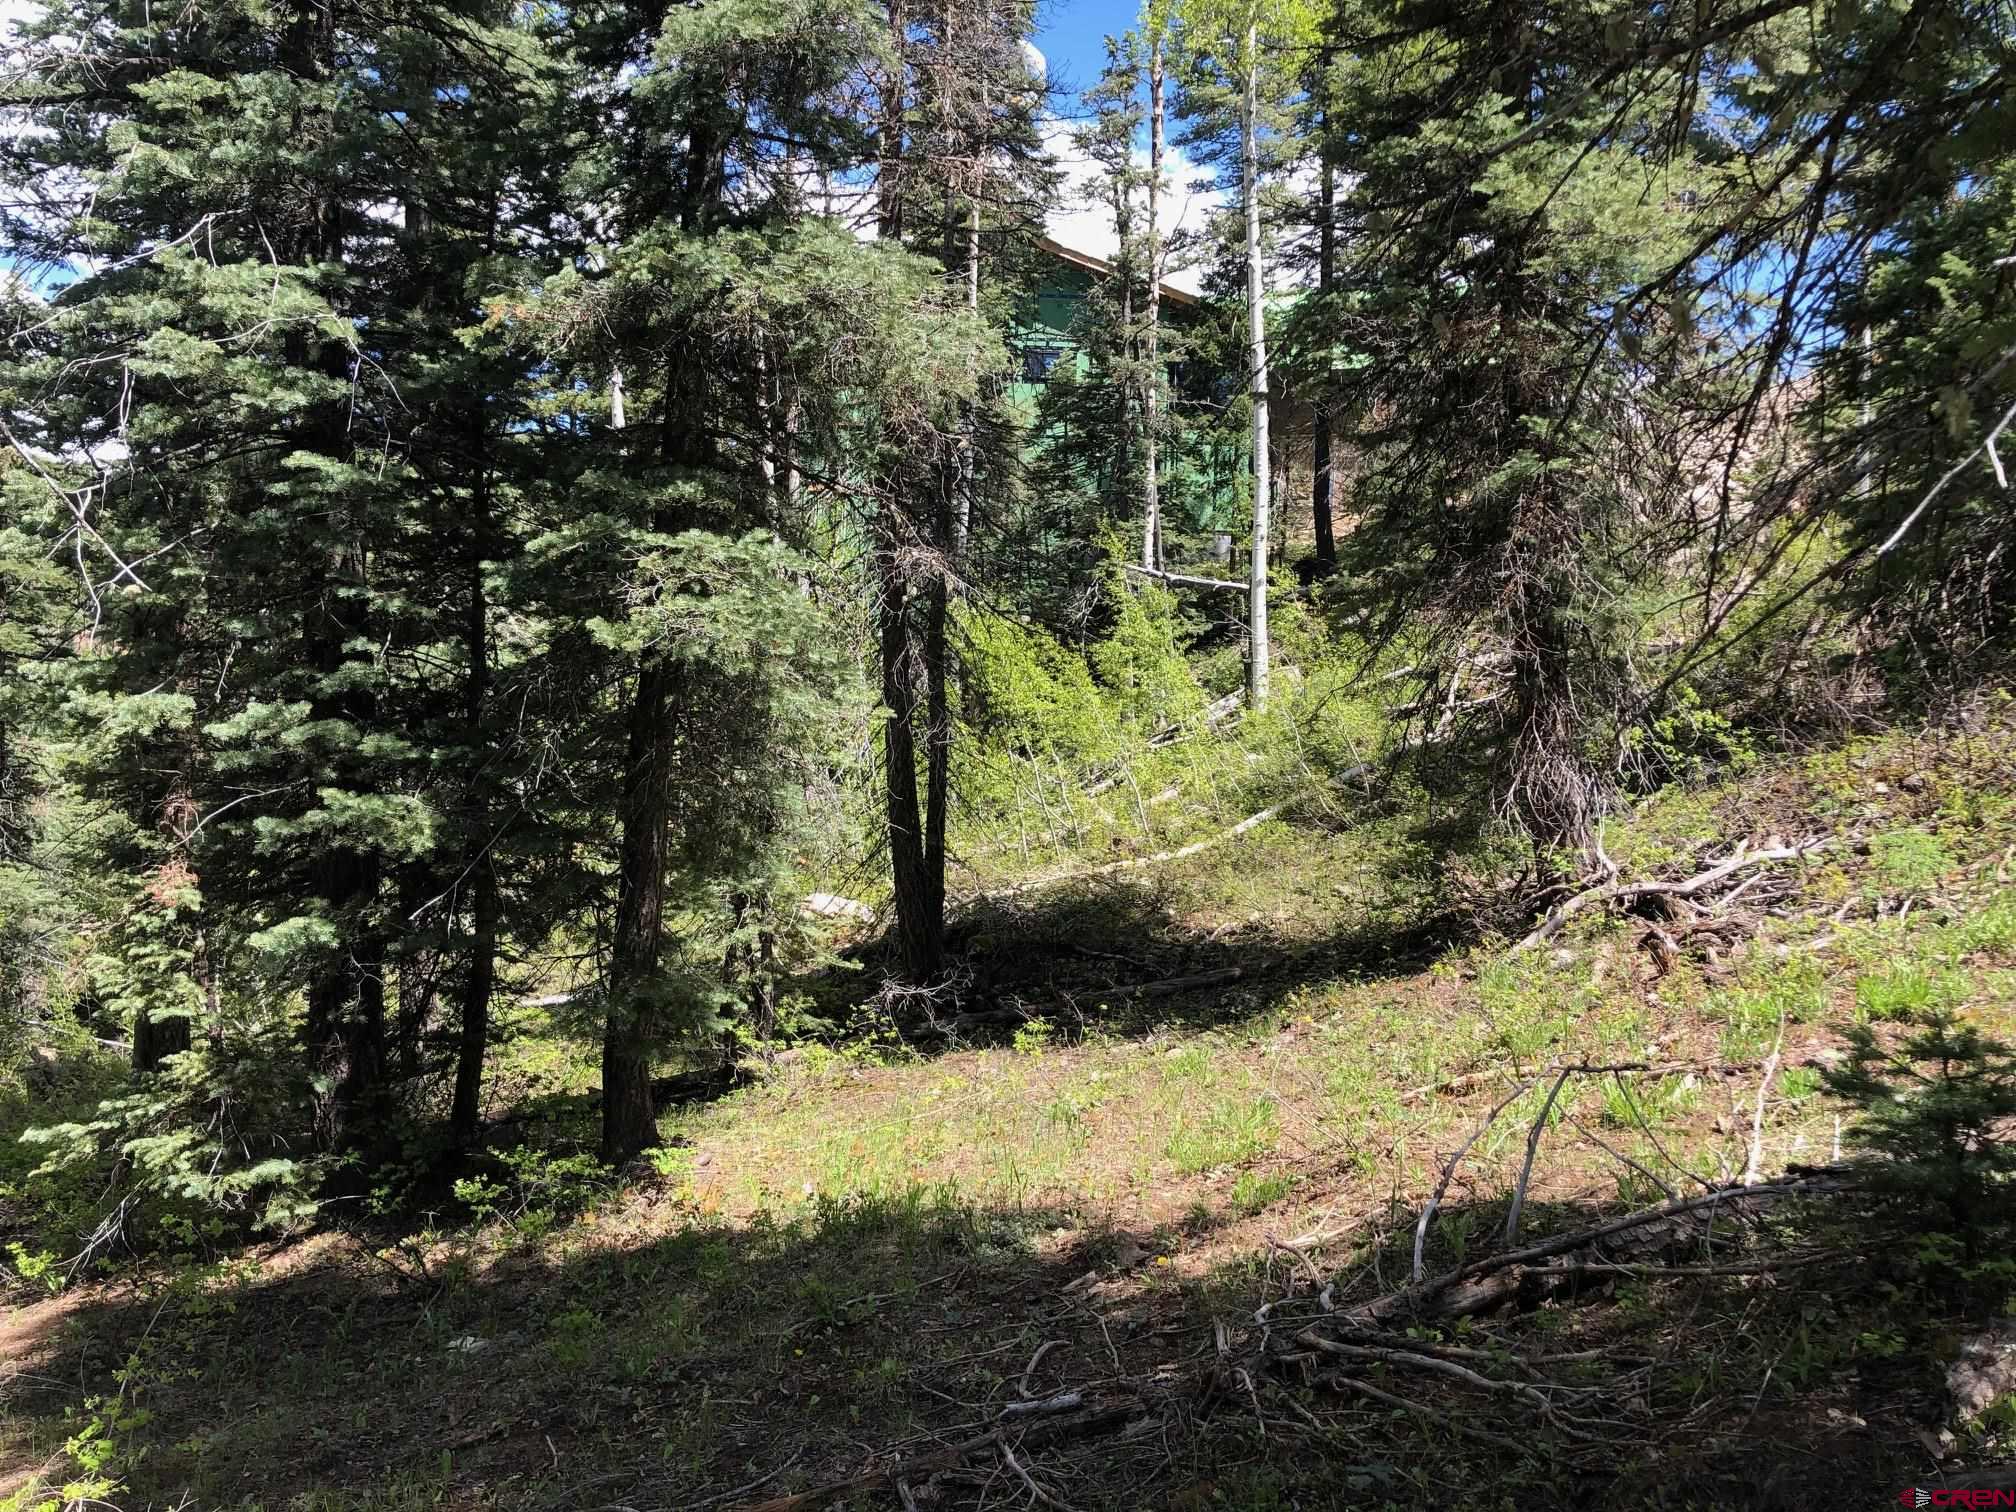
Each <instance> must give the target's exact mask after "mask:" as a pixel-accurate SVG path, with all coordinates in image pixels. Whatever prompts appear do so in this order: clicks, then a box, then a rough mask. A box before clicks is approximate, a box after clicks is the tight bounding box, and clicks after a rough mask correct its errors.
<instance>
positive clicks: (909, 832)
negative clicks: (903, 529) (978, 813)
mask: <svg viewBox="0 0 2016 1512" xmlns="http://www.w3.org/2000/svg"><path fill="white" fill-rule="evenodd" d="M876 561H877V565H878V567H879V568H880V571H881V579H882V582H881V588H882V596H881V603H880V605H879V607H878V609H877V617H878V622H879V624H878V628H879V631H880V638H881V656H882V702H883V704H884V706H885V707H886V708H887V709H888V710H889V717H888V718H887V719H885V720H884V721H883V722H882V769H883V782H884V796H885V799H886V807H887V813H888V825H889V870H890V881H891V882H892V884H893V885H894V887H895V893H896V936H897V941H898V945H899V947H900V949H901V952H902V957H903V969H904V972H905V973H906V974H907V975H908V976H909V977H910V978H911V979H912V980H913V981H926V980H928V979H930V978H931V977H933V976H936V975H937V973H938V969H939V967H940V966H941V965H942V964H943V961H944V951H945V929H944V876H943V872H942V870H941V871H940V872H939V873H938V874H937V880H936V883H935V885H934V882H933V873H932V868H931V864H930V859H929V858H930V855H931V851H932V846H931V843H930V840H929V838H928V836H927V833H926V829H927V819H926V818H925V816H924V815H923V814H922V812H921V808H920V805H919V803H918V794H917V741H916V718H917V701H918V700H917V681H918V679H917V667H916V656H915V642H914V640H913V632H912V628H911V625H910V612H911V611H910V584H909V581H908V579H907V577H906V575H905V573H904V571H903V568H902V565H901V563H900V562H899V560H898V551H897V546H896V543H895V542H893V541H891V540H887V539H885V540H883V541H882V542H881V543H879V544H878V546H877V548H876ZM934 756H935V753H934ZM935 775H936V774H935V772H934V774H933V777H934V779H935ZM939 822H940V825H941V826H942V823H943V819H942V814H941V816H940V821H939ZM943 846H944V838H943V829H942V827H941V828H940V830H939V836H938V855H939V864H940V866H941V867H942V865H943V854H944V851H943Z"/></svg>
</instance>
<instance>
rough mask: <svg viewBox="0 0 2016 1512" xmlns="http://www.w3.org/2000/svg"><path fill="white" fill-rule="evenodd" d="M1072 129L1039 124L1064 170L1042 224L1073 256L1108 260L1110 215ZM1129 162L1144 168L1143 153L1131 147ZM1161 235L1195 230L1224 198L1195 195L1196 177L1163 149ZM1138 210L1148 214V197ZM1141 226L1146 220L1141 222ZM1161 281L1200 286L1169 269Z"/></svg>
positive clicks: (1185, 272) (1212, 193)
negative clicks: (1080, 255)
mask: <svg viewBox="0 0 2016 1512" xmlns="http://www.w3.org/2000/svg"><path fill="white" fill-rule="evenodd" d="M1071 133H1072V124H1071V123H1070V122H1069V121H1065V120H1061V119H1059V118H1057V117H1055V116H1053V117H1051V118H1050V119H1049V120H1048V121H1047V122H1045V123H1044V127H1043V143H1044V145H1045V146H1046V147H1048V148H1049V149H1050V151H1051V153H1052V154H1054V155H1055V157H1056V159H1057V162H1058V165H1059V166H1060V167H1061V168H1062V169H1063V170H1064V183H1063V186H1062V188H1061V190H1060V191H1059V194H1058V202H1057V204H1056V205H1055V206H1053V207H1052V209H1051V211H1050V214H1049V216H1048V217H1047V220H1046V229H1047V230H1048V231H1049V233H1050V235H1051V236H1052V237H1053V238H1055V239H1056V240H1057V241H1060V242H1062V243H1063V244H1064V245H1065V246H1067V247H1069V248H1071V249H1072V250H1073V251H1076V252H1090V253H1091V254H1092V255H1093V256H1095V257H1107V258H1110V257H1112V256H1113V255H1114V254H1115V253H1116V252H1118V251H1119V250H1120V236H1119V233H1118V232H1116V231H1115V230H1114V229H1113V211H1112V208H1111V206H1109V205H1108V204H1107V203H1106V202H1105V200H1104V199H1103V197H1102V196H1101V194H1100V176H1101V174H1102V172H1103V170H1102V169H1101V168H1100V167H1099V165H1098V164H1097V163H1095V162H1093V161H1092V160H1091V159H1090V158H1089V157H1087V156H1086V155H1085V154H1084V153H1083V152H1081V151H1079V150H1078V146H1077V144H1076V143H1075V142H1074V141H1073V140H1072V138H1071ZM1134 160H1135V162H1136V163H1138V164H1139V165H1140V166H1141V167H1143V168H1146V167H1147V166H1148V152H1147V149H1146V148H1136V149H1135V153H1134ZM1162 175H1163V184H1162V204H1161V211H1160V220H1161V227H1160V229H1161V232H1162V235H1163V237H1164V238H1165V242H1166V238H1168V237H1169V236H1170V235H1172V234H1173V233H1175V232H1177V231H1194V230H1197V229H1198V228H1199V227H1201V226H1202V225H1203V224H1204V221H1205V219H1206V217H1208V216H1209V215H1211V214H1212V213H1213V212H1214V211H1216V210H1218V209H1220V208H1221V207H1222V206H1223V205H1224V203H1225V196H1224V194H1223V193H1222V192H1221V191H1219V190H1215V189H1213V190H1206V191H1199V190H1197V189H1194V188H1193V187H1192V184H1193V182H1194V181H1195V180H1197V179H1198V178H1199V177H1200V176H1201V174H1200V171H1199V169H1198V167H1197V165H1196V164H1195V163H1193V162H1191V161H1190V159H1189V157H1188V156H1187V155H1185V154H1184V152H1183V151H1182V149H1181V148H1165V149H1164V151H1163V153H1162ZM1139 211H1140V213H1141V214H1142V215H1143V216H1144V217H1145V215H1146V213H1147V193H1146V190H1145V188H1144V189H1143V190H1141V191H1139ZM1144 224H1145V221H1144ZM1163 281H1164V282H1165V283H1167V284H1169V285H1170V286H1171V287H1172V288H1177V289H1182V290H1184V291H1185V292H1186V293H1191V294H1195V293H1197V292H1198V290H1199V288H1200V287H1201V284H1200V281H1199V274H1198V270H1197V269H1196V268H1194V267H1170V268H1168V269H1166V270H1165V272H1164V275H1163Z"/></svg>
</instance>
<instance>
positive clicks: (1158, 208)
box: [1141, 27, 1162, 572]
mask: <svg viewBox="0 0 2016 1512" xmlns="http://www.w3.org/2000/svg"><path fill="white" fill-rule="evenodd" d="M1161 214H1162V33H1161V29H1160V28H1159V27H1157V28H1156V29H1155V31H1154V34H1153V35H1152V36H1151V37H1150V38H1149V42H1148V373H1147V382H1146V384H1145V393H1144V394H1143V396H1142V419H1143V427H1144V429H1145V430H1146V431H1147V436H1146V442H1147V447H1146V452H1145V454H1144V456H1143V458H1142V465H1141V492H1142V495H1143V499H1142V503H1143V506H1144V507H1143V509H1142V524H1141V565H1142V566H1143V567H1145V568H1146V569H1147V570H1148V571H1150V572H1159V571H1160V570H1161V568H1162V482H1161V478H1160V476H1159V465H1160V462H1161V446H1162V437H1161V410H1162V220H1161Z"/></svg>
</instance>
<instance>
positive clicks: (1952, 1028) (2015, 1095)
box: [1825, 1008, 2016, 1259]
mask: <svg viewBox="0 0 2016 1512" xmlns="http://www.w3.org/2000/svg"><path fill="white" fill-rule="evenodd" d="M1848 1046H1849V1051H1848V1056H1847V1058H1846V1059H1845V1060H1844V1061H1843V1062H1842V1063H1841V1064H1840V1065H1839V1066H1837V1067H1834V1068H1832V1069H1830V1070H1828V1071H1827V1072H1826V1073H1825V1077H1826V1083H1827V1089H1828V1090H1829V1091H1830V1092H1832V1093H1834V1094H1835V1095H1836V1096H1837V1097H1841V1098H1843V1099H1845V1100H1847V1101H1848V1102H1849V1103H1851V1104H1853V1105H1854V1106H1855V1107H1856V1108H1857V1109H1858V1110H1859V1112H1860V1115H1861V1116H1860V1118H1859V1119H1858V1120H1857V1122H1856V1124H1855V1125H1854V1129H1853V1139H1854V1143H1855V1144H1856V1145H1857V1147H1858V1148H1859V1149H1860V1150H1862V1151H1863V1152H1865V1153H1864V1156H1863V1166H1864V1172H1865V1174H1866V1176H1867V1178H1868V1179H1869V1181H1870V1182H1871V1183H1872V1184H1873V1185H1874V1186H1876V1187H1877V1189H1879V1190H1881V1191H1886V1192H1889V1193H1892V1194H1895V1195H1896V1196H1899V1197H1901V1198H1903V1199H1905V1200H1906V1201H1908V1202H1912V1203H1916V1204H1920V1205H1926V1206H1930V1207H1932V1208H1934V1209H1936V1210H1937V1211H1938V1212H1939V1213H1940V1215H1941V1216H1942V1217H1943V1219H1944V1220H1945V1222H1946V1223H1947V1224H1949V1225H1950V1228H1951V1232H1953V1233H1955V1234H1957V1235H1959V1236H1960V1238H1961V1240H1962V1242H1963V1245H1964V1247H1965V1250H1966V1253H1967V1255H1968V1256H1969V1257H1970V1259H1971V1258H1972V1257H1974V1256H1975V1255H1977V1254H1978V1253H1979V1251H1980V1248H1981V1245H1982V1243H1983V1241H1984V1240H1985V1239H1986V1238H1987V1237H1988V1236H1990V1235H1993V1234H2000V1233H2003V1232H2005V1231H2006V1230H2007V1228H2008V1226H2009V1224H2010V1222H2011V1219H2012V1217H2016V1208H2012V1206H2011V1203H2010V1201H2009V1189H2008V1183H2009V1181H2010V1179H2011V1178H2012V1177H2016V1145H2012V1144H2011V1143H2010V1141H2009V1138H2008V1124H2009V1120H2010V1119H2011V1118H2012V1117H2016V1051H2012V1050H2011V1049H2010V1048H2009V1046H2007V1045H2005V1044H2003V1043H2002V1042H2001V1041H1999V1040H1996V1039H1993V1038H1990V1037H1989V1036H1987V1035H1985V1034H1983V1033H1982V1032H1981V1031H1980V1030H1979V1029H1978V1028H1976V1027H1975V1026H1973V1025H1971V1024H1968V1023H1966V1022H1964V1021H1963V1020H1961V1019H1960V1018H1959V1017H1957V1016H1956V1015H1955V1014H1954V1013H1952V1012H1951V1011H1950V1010H1946V1009H1939V1008H1934V1009H1931V1010H1927V1011H1925V1012H1923V1013H1922V1014H1920V1015H1918V1016H1917V1017H1916V1018H1914V1019H1913V1020H1912V1028H1911V1032H1910V1033H1909V1034H1908V1035H1907V1036H1906V1037H1905V1038H1904V1039H1903V1040H1902V1041H1901V1042H1897V1043H1894V1044H1893V1043H1890V1042H1886V1041H1885V1040H1882V1039H1879V1038H1878V1037H1877V1034H1876V1032H1875V1031H1874V1030H1872V1029H1870V1028H1869V1027H1867V1026H1866V1025H1857V1026H1855V1027H1854V1028H1851V1029H1850V1030H1849V1031H1848Z"/></svg>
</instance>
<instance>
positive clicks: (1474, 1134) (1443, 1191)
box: [1414, 1073, 1565, 1285]
mask: <svg viewBox="0 0 2016 1512" xmlns="http://www.w3.org/2000/svg"><path fill="white" fill-rule="evenodd" d="M1564 1074H1565V1073H1564ZM1538 1080H1539V1078H1538V1077H1535V1078H1534V1079H1533V1081H1529V1082H1527V1083H1526V1085H1525V1086H1523V1087H1521V1088H1520V1089H1519V1090H1518V1091H1517V1092H1514V1093H1513V1094H1512V1095H1511V1096H1510V1097H1508V1098H1506V1099H1505V1100H1504V1101H1503V1102H1501V1103H1499V1104H1498V1106H1497V1107H1495V1108H1493V1109H1492V1110H1491V1111H1490V1112H1489V1113H1487V1114H1485V1115H1484V1122H1482V1123H1481V1124H1479V1125H1477V1127H1476V1128H1475V1129H1473V1130H1472V1131H1471V1133H1470V1137H1469V1138H1468V1139H1466V1140H1464V1141H1463V1143H1462V1144H1461V1145H1460V1146H1458V1148H1457V1150H1456V1153H1455V1154H1454V1155H1451V1156H1450V1157H1449V1163H1448V1164H1447V1165H1445V1166H1443V1167H1442V1178H1441V1180H1439V1181H1437V1182H1436V1183H1435V1192H1434V1195H1433V1196H1431V1197H1430V1198H1429V1199H1428V1205H1427V1206H1426V1207H1424V1208H1423V1209H1421V1220H1420V1222H1418V1223H1416V1224H1415V1225H1414V1282H1415V1284H1416V1285H1419V1284H1420V1281H1421V1275H1422V1269H1423V1267H1422V1263H1421V1251H1422V1250H1423V1248H1425V1247H1426V1245H1427V1243H1428V1224H1429V1222H1430V1220H1432V1219H1433V1218H1434V1216H1435V1210H1436V1209H1437V1208H1439V1207H1441V1206H1442V1199H1443V1198H1444V1197H1445V1196H1447V1195H1448V1193H1449V1183H1450V1182H1451V1181H1453V1180H1455V1178H1456V1167H1457V1166H1458V1165H1460V1164H1461V1163H1462V1161H1463V1157H1464V1156H1465V1155H1468V1154H1469V1153H1470V1146H1472V1145H1474V1144H1475V1143H1477V1141H1478V1140H1479V1139H1481V1138H1483V1137H1484V1131H1485V1130H1486V1129H1488V1128H1490V1127H1491V1125H1493V1124H1494V1123H1496V1122H1497V1121H1498V1115H1499V1114H1500V1113H1503V1112H1504V1111H1505V1110H1506V1109H1507V1108H1509V1107H1511V1106H1512V1104H1514V1103H1515V1102H1517V1101H1518V1100H1519V1099H1520V1098H1522V1097H1524V1096H1525V1095H1526V1094H1527V1093H1528V1092H1530V1091H1531V1090H1532V1089H1533V1086H1534V1083H1535V1082H1537V1081H1538Z"/></svg>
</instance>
